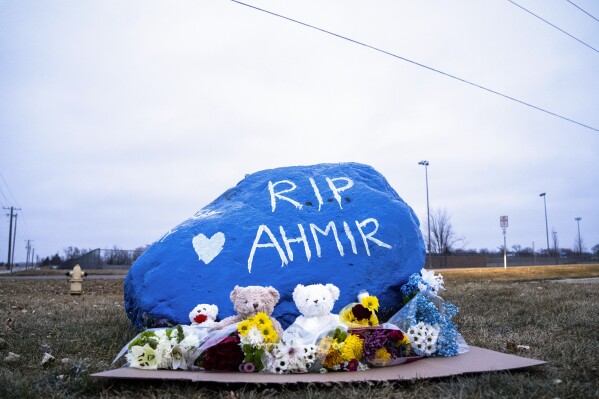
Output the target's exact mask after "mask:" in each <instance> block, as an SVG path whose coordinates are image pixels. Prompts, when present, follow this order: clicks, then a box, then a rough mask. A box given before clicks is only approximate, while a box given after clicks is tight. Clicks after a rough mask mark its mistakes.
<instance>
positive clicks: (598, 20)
mask: <svg viewBox="0 0 599 399" xmlns="http://www.w3.org/2000/svg"><path fill="white" fill-rule="evenodd" d="M566 1H567V2H568V3H570V4H572V5H573V6H574V7H576V8H578V9H579V10H580V11H582V12H583V13H585V14H586V15H588V16H589V17H591V18H593V19H594V20H595V21H597V22H599V19H597V18H595V17H594V16H592V15H591V14H589V13H588V12H586V11H585V10H583V9H582V8H580V7H579V6H578V5H576V4H574V3H573V2H571V1H570V0H566Z"/></svg>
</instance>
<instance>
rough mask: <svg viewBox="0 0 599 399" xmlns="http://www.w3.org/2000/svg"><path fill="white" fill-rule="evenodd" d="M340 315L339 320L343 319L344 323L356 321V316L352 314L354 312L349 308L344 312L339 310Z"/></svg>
mask: <svg viewBox="0 0 599 399" xmlns="http://www.w3.org/2000/svg"><path fill="white" fill-rule="evenodd" d="M340 316H341V321H343V322H344V323H346V324H351V323H354V322H355V321H356V316H354V313H353V312H352V311H351V308H350V309H349V310H347V311H345V312H341V315H340Z"/></svg>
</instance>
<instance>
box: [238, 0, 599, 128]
mask: <svg viewBox="0 0 599 399" xmlns="http://www.w3.org/2000/svg"><path fill="white" fill-rule="evenodd" d="M230 1H232V2H234V3H237V4H239V5H242V6H246V7H249V8H253V9H254V10H257V11H261V12H264V13H266V14H270V15H273V16H275V17H279V18H282V19H285V20H287V21H290V22H294V23H296V24H299V25H303V26H305V27H308V28H311V29H315V30H317V31H320V32H323V33H326V34H328V35H331V36H335V37H337V38H339V39H343V40H347V41H349V42H351V43H354V44H357V45H360V46H364V47H367V48H369V49H371V50H374V51H378V52H380V53H383V54H386V55H389V56H391V57H394V58H397V59H400V60H402V61H405V62H409V63H410V64H414V65H417V66H419V67H421V68H424V69H428V70H429V71H433V72H436V73H439V74H441V75H444V76H446V77H448V78H452V79H455V80H458V81H460V82H462V83H466V84H469V85H471V86H474V87H477V88H479V89H482V90H485V91H487V92H489V93H493V94H496V95H498V96H501V97H504V98H506V99H508V100H512V101H515V102H517V103H519V104H522V105H526V106H527V107H530V108H534V109H536V110H537V111H541V112H544V113H546V114H549V115H552V116H555V117H557V118H560V119H563V120H566V121H568V122H571V123H575V124H577V125H579V126H582V127H585V128H587V129H591V130H594V131H596V132H599V129H598V128H595V127H593V126H589V125H585V124H584V123H582V122H578V121H575V120H574V119H570V118H567V117H565V116H562V115H560V114H557V113H555V112H551V111H549V110H546V109H544V108H541V107H537V106H536V105H533V104H530V103H527V102H525V101H522V100H518V99H517V98H514V97H511V96H508V95H507V94H503V93H500V92H498V91H496V90H493V89H489V88H488V87H485V86H482V85H480V84H478V83H474V82H471V81H469V80H466V79H463V78H460V77H458V76H456V75H452V74H450V73H447V72H443V71H441V70H439V69H436V68H433V67H430V66H427V65H424V64H421V63H419V62H416V61H413V60H410V59H408V58H405V57H402V56H400V55H397V54H394V53H391V52H389V51H386V50H382V49H380V48H377V47H374V46H372V45H370V44H366V43H363V42H360V41H357V40H354V39H351V38H349V37H346V36H342V35H340V34H337V33H334V32H331V31H328V30H326V29H322V28H319V27H317V26H314V25H310V24H308V23H305V22H302V21H298V20H296V19H293V18H289V17H286V16H284V15H281V14H277V13H274V12H272V11H268V10H265V9H263V8H259V7H256V6H253V5H251V4H246V3H243V2H241V1H238V0H230ZM508 1H509V0H508Z"/></svg>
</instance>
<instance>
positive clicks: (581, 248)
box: [574, 236, 587, 255]
mask: <svg viewBox="0 0 599 399" xmlns="http://www.w3.org/2000/svg"><path fill="white" fill-rule="evenodd" d="M586 250H587V249H586V246H585V245H584V239H583V238H582V237H580V236H576V239H575V240H574V251H576V252H578V254H579V255H582V253H583V252H585V251H586Z"/></svg>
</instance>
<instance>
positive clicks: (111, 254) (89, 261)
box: [59, 248, 143, 270]
mask: <svg viewBox="0 0 599 399" xmlns="http://www.w3.org/2000/svg"><path fill="white" fill-rule="evenodd" d="M142 253H143V251H141V250H128V249H99V248H98V249H94V250H93V251H90V252H88V253H86V254H84V255H82V256H80V257H78V258H72V259H67V260H66V261H64V262H63V263H62V264H61V265H60V267H59V268H60V269H72V268H73V267H74V266H75V265H79V266H81V268H82V269H83V270H86V269H102V270H128V269H129V268H130V267H131V265H132V264H133V262H135V260H136V259H137V258H139V257H140V255H141V254H142Z"/></svg>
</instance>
